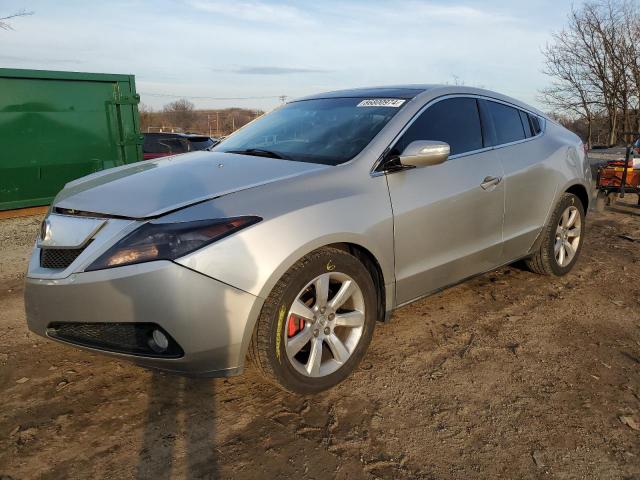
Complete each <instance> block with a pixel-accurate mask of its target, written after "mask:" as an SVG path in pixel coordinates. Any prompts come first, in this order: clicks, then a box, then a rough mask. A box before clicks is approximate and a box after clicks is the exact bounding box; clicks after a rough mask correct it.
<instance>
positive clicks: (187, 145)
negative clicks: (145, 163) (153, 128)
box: [142, 133, 218, 160]
mask: <svg viewBox="0 0 640 480" xmlns="http://www.w3.org/2000/svg"><path fill="white" fill-rule="evenodd" d="M216 143H218V140H217V139H216V138H211V137H207V136H203V135H195V134H189V133H145V134H144V144H143V147H142V148H143V152H144V159H145V160H151V159H153V158H160V157H167V156H169V155H178V154H180V153H187V152H194V151H197V150H206V149H208V148H211V147H213V146H214V145H215V144H216Z"/></svg>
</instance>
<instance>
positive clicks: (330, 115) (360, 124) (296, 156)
mask: <svg viewBox="0 0 640 480" xmlns="http://www.w3.org/2000/svg"><path fill="white" fill-rule="evenodd" d="M404 103H405V100H402V99H381V98H379V99H365V98H328V99H318V100H303V101H299V102H293V103H289V104H287V105H285V106H283V107H281V108H279V109H277V110H275V111H273V112H272V113H270V114H268V115H265V116H263V117H261V118H259V119H257V120H255V121H254V122H252V123H250V124H249V125H247V126H246V127H244V128H243V129H241V130H239V131H237V132H236V133H234V134H233V135H231V136H230V137H229V138H227V139H225V140H224V141H223V142H222V143H220V144H219V145H217V146H216V147H214V148H213V151H216V152H230V153H245V154H249V155H261V156H269V157H272V158H282V159H286V160H296V161H301V162H311V163H322V164H325V165H338V164H340V163H344V162H346V161H348V160H351V159H352V158H353V157H355V156H356V155H357V154H358V153H360V152H361V151H362V149H364V147H366V146H367V145H368V144H369V142H370V141H371V140H372V139H373V137H375V136H376V135H377V134H378V132H379V131H380V130H381V129H382V127H384V126H385V125H386V124H387V122H388V121H389V120H390V119H391V118H392V117H393V116H394V115H395V114H396V113H397V112H398V110H400V107H401V106H402V105H403V104H404Z"/></svg>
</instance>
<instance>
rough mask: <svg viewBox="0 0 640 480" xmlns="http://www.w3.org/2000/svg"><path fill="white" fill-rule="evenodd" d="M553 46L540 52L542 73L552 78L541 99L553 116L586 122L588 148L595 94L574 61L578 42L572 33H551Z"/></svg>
mask: <svg viewBox="0 0 640 480" xmlns="http://www.w3.org/2000/svg"><path fill="white" fill-rule="evenodd" d="M553 38H554V42H553V44H550V45H547V46H546V48H545V49H544V50H543V55H544V56H545V70H544V72H545V73H546V74H547V75H549V76H551V77H552V78H553V82H552V84H551V86H549V87H547V88H545V89H543V90H542V96H541V100H542V101H543V102H544V103H546V104H547V105H549V106H550V107H552V108H553V109H554V110H555V113H556V115H558V116H562V115H563V114H565V115H568V116H569V117H576V116H577V117H579V118H583V119H585V120H586V123H587V135H586V136H587V138H586V141H587V144H588V145H589V147H591V144H592V131H593V111H594V109H595V108H597V107H596V98H597V96H596V94H595V92H594V88H593V86H592V84H591V82H590V79H589V71H588V69H587V68H585V66H584V65H581V64H580V63H578V62H575V60H574V52H575V51H576V49H577V48H578V47H577V44H578V43H579V40H578V39H577V38H576V36H575V35H574V34H573V33H572V32H566V31H562V32H560V33H557V34H554V36H553Z"/></svg>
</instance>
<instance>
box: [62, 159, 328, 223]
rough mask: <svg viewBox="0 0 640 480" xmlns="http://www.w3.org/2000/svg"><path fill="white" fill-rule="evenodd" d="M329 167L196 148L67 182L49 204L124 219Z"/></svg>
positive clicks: (170, 208)
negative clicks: (195, 150)
mask: <svg viewBox="0 0 640 480" xmlns="http://www.w3.org/2000/svg"><path fill="white" fill-rule="evenodd" d="M325 168H329V167H328V166H326V165H319V164H315V163H305V162H293V161H289V160H279V159H274V158H266V157H257V156H248V155H238V154H232V153H222V152H194V153H188V154H184V155H177V156H174V157H165V158H162V159H158V160H148V161H144V162H140V163H135V164H131V165H125V166H123V167H118V168H114V169H110V170H105V171H102V172H98V173H94V174H92V175H89V176H87V177H83V178H80V179H78V180H75V181H73V182H70V183H68V184H67V185H66V186H65V188H64V190H62V191H61V192H60V193H59V194H58V196H57V197H56V199H55V200H54V203H53V206H54V207H56V208H62V209H70V210H75V211H81V212H91V213H99V214H104V215H112V216H119V217H127V218H149V217H157V216H159V215H162V214H164V213H167V212H170V211H173V210H177V209H179V208H182V207H186V206H188V205H192V204H194V203H198V202H202V201H205V200H210V199H213V198H217V197H220V196H222V195H227V194H229V193H233V192H238V191H240V190H244V189H247V188H251V187H255V186H258V185H264V184H266V183H271V182H275V181H278V180H282V179H285V178H290V177H294V176H297V175H302V174H304V173H308V172H312V171H316V170H322V169H325Z"/></svg>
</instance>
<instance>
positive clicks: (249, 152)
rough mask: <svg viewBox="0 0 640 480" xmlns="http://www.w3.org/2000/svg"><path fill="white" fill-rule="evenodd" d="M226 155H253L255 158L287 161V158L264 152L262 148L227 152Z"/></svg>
mask: <svg viewBox="0 0 640 480" xmlns="http://www.w3.org/2000/svg"><path fill="white" fill-rule="evenodd" d="M226 153H239V154H242V155H255V156H256V157H269V158H279V159H281V160H289V157H286V156H284V155H282V154H281V153H278V152H274V151H272V150H264V149H262V148H247V149H245V150H227V151H226Z"/></svg>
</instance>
